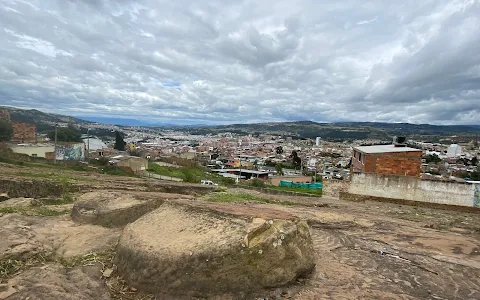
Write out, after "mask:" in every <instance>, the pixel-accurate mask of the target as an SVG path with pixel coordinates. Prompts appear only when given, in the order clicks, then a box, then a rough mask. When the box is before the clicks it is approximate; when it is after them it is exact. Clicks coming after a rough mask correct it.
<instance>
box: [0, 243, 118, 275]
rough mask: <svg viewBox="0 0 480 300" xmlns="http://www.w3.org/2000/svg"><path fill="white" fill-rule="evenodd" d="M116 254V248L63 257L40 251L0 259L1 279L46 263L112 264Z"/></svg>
mask: <svg viewBox="0 0 480 300" xmlns="http://www.w3.org/2000/svg"><path fill="white" fill-rule="evenodd" d="M114 255H115V251H114V249H110V250H107V251H103V252H97V253H88V254H85V255H82V256H75V257H71V258H63V257H58V256H56V255H55V253H54V252H46V251H44V252H39V253H36V254H34V255H31V256H29V257H26V258H25V257H22V258H9V259H4V260H1V261H0V279H2V278H8V277H10V276H12V275H15V274H17V273H18V272H20V271H23V270H26V269H28V268H31V267H35V266H39V265H42V264H46V263H52V262H56V263H59V264H61V265H63V266H64V267H67V268H73V267H77V266H89V265H92V264H95V263H101V264H102V265H103V266H105V265H107V264H108V265H109V264H111V262H112V261H113V257H114Z"/></svg>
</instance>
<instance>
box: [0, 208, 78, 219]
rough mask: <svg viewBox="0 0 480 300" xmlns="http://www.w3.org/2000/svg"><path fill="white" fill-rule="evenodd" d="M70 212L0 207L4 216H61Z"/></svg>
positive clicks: (0, 211) (67, 210)
mask: <svg viewBox="0 0 480 300" xmlns="http://www.w3.org/2000/svg"><path fill="white" fill-rule="evenodd" d="M70 212H71V211H70V210H69V209H66V210H54V209H48V208H43V207H40V208H26V207H0V213H4V214H15V213H17V214H21V215H24V216H47V217H51V216H61V215H66V214H69V213H70Z"/></svg>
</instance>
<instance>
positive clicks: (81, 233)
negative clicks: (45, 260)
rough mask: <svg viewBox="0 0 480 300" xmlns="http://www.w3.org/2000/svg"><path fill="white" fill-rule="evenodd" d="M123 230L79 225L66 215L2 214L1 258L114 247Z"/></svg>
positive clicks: (67, 254)
mask: <svg viewBox="0 0 480 300" xmlns="http://www.w3.org/2000/svg"><path fill="white" fill-rule="evenodd" d="M120 233H121V230H120V229H117V228H104V227H101V226H95V225H89V224H87V225H79V224H76V223H74V222H72V221H71V220H69V219H68V218H67V216H63V217H39V216H23V215H19V214H6V215H4V216H2V217H0V236H1V237H2V239H0V260H5V259H15V260H25V259H28V258H29V257H32V256H35V255H36V254H41V253H52V252H53V253H54V254H55V255H56V256H58V257H64V258H70V257H75V256H83V255H85V254H88V253H92V252H103V251H107V250H110V249H112V248H114V247H115V246H116V244H117V242H118V239H119V236H120Z"/></svg>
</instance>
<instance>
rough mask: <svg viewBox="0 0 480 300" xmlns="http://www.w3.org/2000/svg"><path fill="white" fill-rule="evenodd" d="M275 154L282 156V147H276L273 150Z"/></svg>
mask: <svg viewBox="0 0 480 300" xmlns="http://www.w3.org/2000/svg"><path fill="white" fill-rule="evenodd" d="M275 152H276V153H277V154H282V153H283V148H282V146H278V147H276V148H275Z"/></svg>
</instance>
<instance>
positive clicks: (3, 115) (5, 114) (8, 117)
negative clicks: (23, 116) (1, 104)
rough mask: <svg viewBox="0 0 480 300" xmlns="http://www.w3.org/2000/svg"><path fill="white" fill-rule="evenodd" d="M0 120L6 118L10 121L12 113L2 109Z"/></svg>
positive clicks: (0, 110)
mask: <svg viewBox="0 0 480 300" xmlns="http://www.w3.org/2000/svg"><path fill="white" fill-rule="evenodd" d="M0 120H6V121H8V122H10V113H9V112H8V110H6V109H0Z"/></svg>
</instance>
